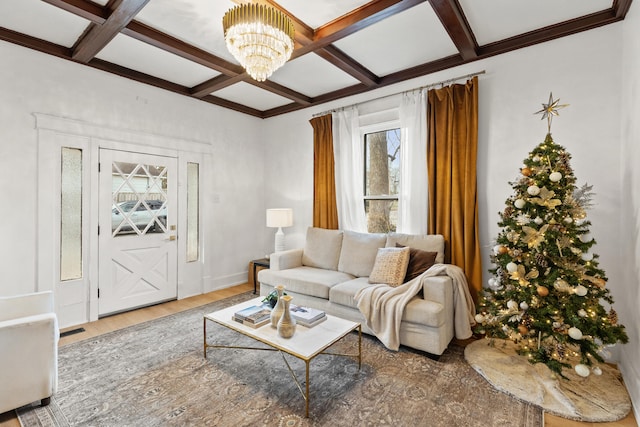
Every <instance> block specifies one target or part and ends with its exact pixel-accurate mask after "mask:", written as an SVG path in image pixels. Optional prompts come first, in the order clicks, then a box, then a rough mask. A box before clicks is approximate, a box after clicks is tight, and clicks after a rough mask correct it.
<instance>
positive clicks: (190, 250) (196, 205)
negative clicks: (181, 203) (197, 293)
mask: <svg viewBox="0 0 640 427" xmlns="http://www.w3.org/2000/svg"><path fill="white" fill-rule="evenodd" d="M199 213H200V165H199V164H198V163H187V262H194V261H198V257H199V247H200V239H199V236H200V215H199Z"/></svg>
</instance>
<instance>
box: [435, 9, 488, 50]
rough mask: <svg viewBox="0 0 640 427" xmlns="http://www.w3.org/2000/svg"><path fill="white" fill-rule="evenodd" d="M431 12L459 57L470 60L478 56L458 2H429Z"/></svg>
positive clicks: (472, 36)
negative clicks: (436, 17) (444, 30)
mask: <svg viewBox="0 0 640 427" xmlns="http://www.w3.org/2000/svg"><path fill="white" fill-rule="evenodd" d="M429 3H431V7H432V8H433V11H434V12H435V13H436V15H437V16H438V19H440V22H441V23H442V25H443V26H444V28H445V29H446V30H447V33H448V34H449V37H451V41H453V44H455V45H456V48H457V49H458V52H460V56H462V58H463V59H464V60H470V59H473V58H475V57H477V56H478V44H477V42H476V39H475V37H474V35H473V32H472V31H471V27H470V26H469V23H468V22H467V19H466V17H465V16H464V13H463V12H462V9H461V8H460V4H459V3H458V0H429Z"/></svg>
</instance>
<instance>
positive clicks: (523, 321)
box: [476, 96, 628, 377]
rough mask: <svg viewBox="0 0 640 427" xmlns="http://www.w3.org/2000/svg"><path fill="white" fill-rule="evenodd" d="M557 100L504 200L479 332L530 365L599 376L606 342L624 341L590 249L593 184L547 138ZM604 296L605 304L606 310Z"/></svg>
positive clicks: (592, 242)
mask: <svg viewBox="0 0 640 427" xmlns="http://www.w3.org/2000/svg"><path fill="white" fill-rule="evenodd" d="M558 101H559V100H556V101H554V100H553V97H552V96H550V97H549V103H548V104H542V105H543V109H542V110H541V111H539V113H543V117H542V118H543V119H544V118H547V121H548V133H547V136H546V138H545V139H544V142H542V143H541V144H539V145H538V146H537V147H535V148H534V149H533V151H531V152H530V153H529V156H528V157H527V158H526V159H524V166H523V167H522V168H521V169H520V176H519V178H518V179H517V180H516V181H515V182H511V183H510V184H511V186H512V188H513V190H514V194H513V195H512V196H511V197H509V198H508V199H507V200H506V202H505V205H506V206H505V208H504V211H503V212H501V213H500V214H499V215H500V222H498V225H499V226H500V227H501V231H500V232H499V234H498V237H497V238H496V244H495V246H494V248H493V251H492V253H491V261H492V263H493V265H494V266H495V268H493V269H491V270H490V271H491V273H492V274H493V276H492V278H491V279H490V280H489V283H488V288H485V289H484V292H483V294H482V295H481V297H480V301H479V304H478V314H477V315H476V321H477V322H478V325H477V326H476V332H478V333H484V334H486V335H487V337H488V338H499V339H504V340H511V341H513V342H514V343H515V344H516V348H517V351H518V353H519V354H521V355H523V356H526V357H527V358H528V360H529V361H530V362H531V363H544V364H545V365H547V366H548V367H549V369H551V370H552V371H553V372H556V373H557V374H559V375H560V376H563V377H564V375H563V374H562V369H563V368H573V369H575V371H576V373H577V374H578V375H580V376H583V377H586V376H588V375H589V374H590V373H591V372H593V373H594V374H600V373H601V372H602V371H601V370H600V368H599V367H598V363H599V362H603V361H604V358H603V355H606V354H607V350H606V347H607V346H610V345H613V344H615V343H617V342H622V343H626V342H627V341H628V337H627V335H626V333H625V330H624V326H623V325H621V324H618V318H617V314H616V312H615V310H613V308H611V305H612V304H613V298H612V297H611V295H610V293H609V290H608V289H607V288H606V287H605V285H606V283H607V277H606V276H605V272H604V271H603V270H602V269H600V268H599V264H598V255H597V254H595V253H594V252H593V251H592V248H593V246H594V245H595V244H596V241H595V240H594V239H593V238H592V237H591V235H590V234H589V226H590V225H591V223H590V222H589V221H588V220H587V216H586V210H587V209H588V208H589V207H591V203H592V198H593V193H592V192H591V187H590V186H588V185H586V184H585V185H584V186H582V187H580V188H578V187H577V186H576V178H575V176H574V174H573V170H572V169H571V165H570V164H569V160H570V159H571V155H570V154H569V153H568V152H567V151H566V150H565V148H564V147H562V146H560V145H558V144H556V143H555V142H554V141H553V139H552V138H551V119H552V117H553V116H554V115H558V111H557V109H558V108H561V107H564V106H565V105H558ZM602 302H606V303H607V304H608V306H609V309H608V310H607V309H606V308H605V307H604V306H603V305H602Z"/></svg>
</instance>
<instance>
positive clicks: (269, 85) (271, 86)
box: [246, 78, 312, 107]
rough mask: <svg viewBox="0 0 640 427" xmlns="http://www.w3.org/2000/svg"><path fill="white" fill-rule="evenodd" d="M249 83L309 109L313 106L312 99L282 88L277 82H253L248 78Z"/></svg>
mask: <svg viewBox="0 0 640 427" xmlns="http://www.w3.org/2000/svg"><path fill="white" fill-rule="evenodd" d="M246 82H247V83H251V84H252V85H254V86H257V87H259V88H262V89H265V90H268V91H269V92H271V93H275V94H276V95H280V96H283V97H285V98H289V99H291V100H292V101H295V102H296V103H298V104H300V105H302V106H305V107H308V106H309V105H311V102H312V99H311V98H310V97H308V96H306V95H303V94H301V93H300V92H296V91H295V90H292V89H289V88H288V87H285V86H282V85H281V84H278V83H276V82H273V81H271V80H265V81H263V82H259V81H257V80H253V79H251V78H248V79H247V80H246Z"/></svg>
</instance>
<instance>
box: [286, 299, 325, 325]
mask: <svg viewBox="0 0 640 427" xmlns="http://www.w3.org/2000/svg"><path fill="white" fill-rule="evenodd" d="M289 311H291V316H292V317H293V318H295V319H296V323H297V324H298V325H301V326H305V327H307V328H312V327H314V326H316V325H317V324H318V323H322V322H324V321H325V320H327V314H326V313H325V312H324V311H322V310H317V309H315V308H310V307H302V306H299V305H293V304H291V306H290V307H289Z"/></svg>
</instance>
